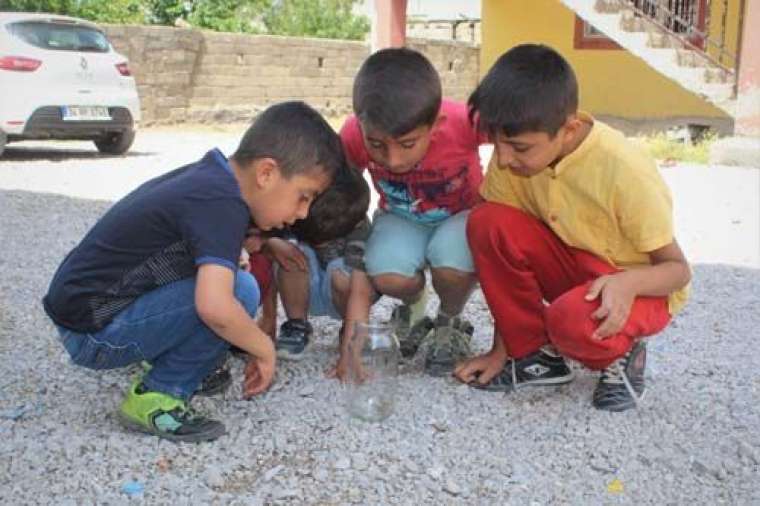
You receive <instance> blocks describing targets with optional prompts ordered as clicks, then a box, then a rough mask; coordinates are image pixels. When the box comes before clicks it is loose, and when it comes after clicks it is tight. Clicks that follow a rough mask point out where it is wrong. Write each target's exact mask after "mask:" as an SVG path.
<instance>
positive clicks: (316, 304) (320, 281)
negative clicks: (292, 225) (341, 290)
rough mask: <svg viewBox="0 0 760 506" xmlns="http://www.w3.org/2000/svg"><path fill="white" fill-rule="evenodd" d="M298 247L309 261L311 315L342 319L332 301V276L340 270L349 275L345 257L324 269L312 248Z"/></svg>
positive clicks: (300, 245) (300, 244)
mask: <svg viewBox="0 0 760 506" xmlns="http://www.w3.org/2000/svg"><path fill="white" fill-rule="evenodd" d="M298 247H299V248H301V250H302V251H303V252H304V254H305V255H306V259H307V260H308V261H309V315H311V316H330V317H332V318H335V319H340V318H342V316H341V315H340V313H339V312H338V310H337V309H336V308H335V305H334V304H333V300H332V274H333V272H335V271H336V270H340V271H343V272H345V273H346V275H349V274H350V271H351V269H349V268H348V267H347V266H346V264H345V262H344V261H343V257H340V258H336V259H335V260H332V261H330V263H328V264H327V267H325V268H324V269H323V268H322V266H321V265H319V259H318V258H317V254H316V253H315V252H314V250H313V249H312V248H310V247H309V246H307V245H305V244H302V243H299V245H298Z"/></svg>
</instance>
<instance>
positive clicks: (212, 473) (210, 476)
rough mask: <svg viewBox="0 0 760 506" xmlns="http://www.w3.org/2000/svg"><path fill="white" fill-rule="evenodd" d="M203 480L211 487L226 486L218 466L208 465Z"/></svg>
mask: <svg viewBox="0 0 760 506" xmlns="http://www.w3.org/2000/svg"><path fill="white" fill-rule="evenodd" d="M203 481H204V482H205V483H206V485H207V486H208V487H209V488H220V487H222V486H224V477H222V473H221V472H220V471H219V469H217V468H216V467H213V466H211V467H207V468H206V470H205V471H204V472H203Z"/></svg>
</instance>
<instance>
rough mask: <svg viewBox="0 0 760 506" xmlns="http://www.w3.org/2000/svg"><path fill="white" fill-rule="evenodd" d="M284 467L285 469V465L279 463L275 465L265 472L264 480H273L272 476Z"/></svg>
mask: <svg viewBox="0 0 760 506" xmlns="http://www.w3.org/2000/svg"><path fill="white" fill-rule="evenodd" d="M283 469H285V466H283V465H279V466H275V467H273V468H272V469H270V470H269V471H267V472H266V473H264V481H272V478H274V477H275V476H277V475H278V474H279V473H280V472H281V471H282V470H283Z"/></svg>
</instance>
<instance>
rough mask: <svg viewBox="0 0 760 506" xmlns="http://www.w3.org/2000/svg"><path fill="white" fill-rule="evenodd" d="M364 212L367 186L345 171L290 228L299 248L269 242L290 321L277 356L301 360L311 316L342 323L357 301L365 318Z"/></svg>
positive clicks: (369, 299)
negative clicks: (348, 309)
mask: <svg viewBox="0 0 760 506" xmlns="http://www.w3.org/2000/svg"><path fill="white" fill-rule="evenodd" d="M368 207H369V186H368V185H367V183H366V181H364V178H363V177H362V175H361V174H360V173H359V172H358V171H356V170H352V169H348V170H346V171H344V172H342V173H340V174H339V175H338V176H337V177H336V179H335V181H334V182H333V184H332V185H331V186H330V187H329V188H328V189H327V190H326V191H325V192H324V193H323V194H322V195H320V196H319V198H318V199H317V200H316V201H315V202H314V205H313V206H312V209H311V212H310V213H309V216H308V217H307V218H306V219H304V220H299V221H297V222H296V223H295V225H293V226H292V227H291V229H290V232H291V233H292V234H293V235H294V236H295V237H296V238H297V239H298V246H296V245H294V244H293V243H291V242H289V241H284V240H282V239H270V240H269V241H267V248H268V250H269V251H270V252H271V253H272V255H273V256H274V258H275V259H276V260H277V264H278V268H277V269H276V271H277V274H276V278H277V289H278V290H279V292H280V298H281V299H282V305H283V307H284V309H285V314H286V315H287V317H288V319H287V321H285V322H283V324H282V325H281V326H280V332H279V334H278V336H277V340H276V349H277V356H278V357H280V358H283V359H290V360H300V359H301V358H302V357H303V356H304V352H305V351H306V349H307V347H308V346H309V344H310V342H311V337H312V327H311V324H310V323H309V321H308V315H309V314H311V315H312V316H330V317H332V318H336V319H344V318H345V317H346V308H347V307H348V302H349V299H351V298H354V299H356V298H359V299H361V300H357V301H354V302H353V305H354V306H356V307H357V309H358V310H359V313H360V316H359V318H360V319H361V320H362V321H366V320H367V318H368V317H369V308H370V305H371V302H372V299H373V298H374V297H373V296H372V295H373V290H372V286H371V285H370V283H369V279H368V278H367V277H366V274H364V246H365V242H366V240H367V237H368V236H369V230H370V226H369V220H368V219H367V208H368ZM352 287H353V289H351V288H352ZM357 304H358V306H357ZM343 328H344V329H345V330H346V331H350V330H351V329H352V322H344V327H343ZM343 333H344V332H341V342H343V341H344V339H343V337H342V335H343Z"/></svg>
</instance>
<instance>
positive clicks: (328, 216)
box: [290, 166, 369, 244]
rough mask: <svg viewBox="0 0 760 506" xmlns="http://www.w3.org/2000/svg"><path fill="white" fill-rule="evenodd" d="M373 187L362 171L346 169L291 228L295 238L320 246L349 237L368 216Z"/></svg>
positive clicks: (341, 171)
mask: <svg viewBox="0 0 760 506" xmlns="http://www.w3.org/2000/svg"><path fill="white" fill-rule="evenodd" d="M368 208H369V185H367V181H365V180H364V177H363V176H362V174H361V172H359V171H358V170H356V169H354V168H352V167H348V166H345V167H344V168H343V169H342V170H340V171H339V172H338V174H337V175H336V176H335V179H334V180H333V182H332V184H331V185H330V186H328V187H327V189H326V190H325V191H324V192H323V193H321V194H320V195H319V196H318V197H317V198H316V200H314V203H313V204H312V205H311V208H310V209H309V214H308V216H307V217H306V218H304V219H303V220H298V221H297V222H295V223H294V224H293V226H292V227H291V228H290V230H291V232H293V233H294V234H295V236H296V237H297V238H298V239H299V240H302V241H304V242H307V243H310V244H320V243H323V242H327V241H332V240H334V239H339V238H342V237H345V236H347V235H348V234H349V233H351V231H352V230H353V229H354V228H356V225H357V224H358V223H359V222H360V221H361V220H362V219H363V218H364V217H366V215H367V209H368Z"/></svg>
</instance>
